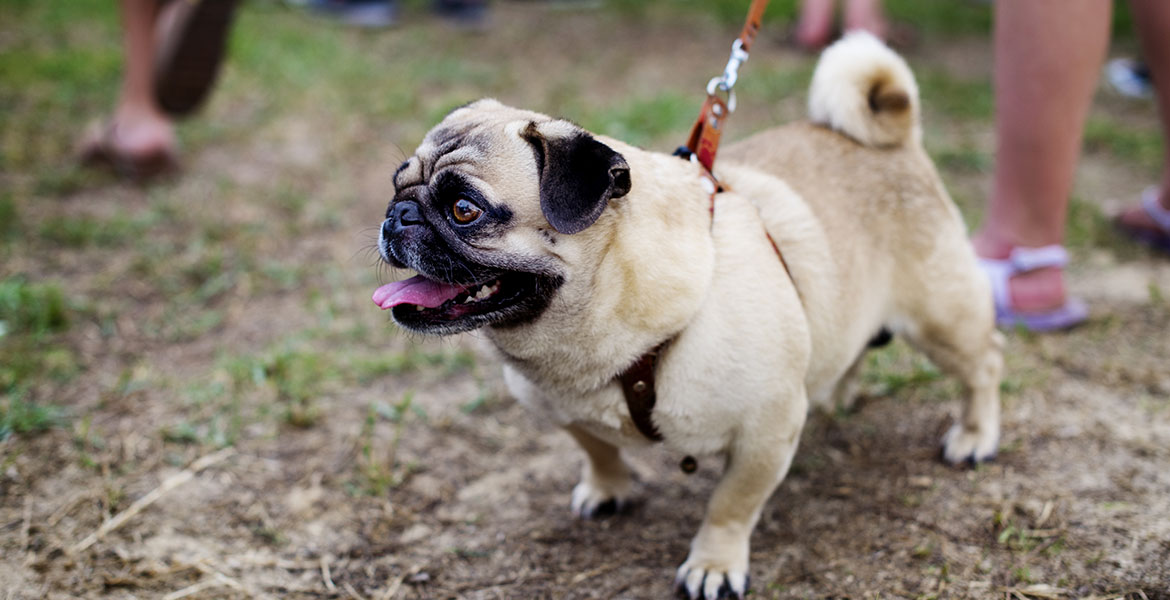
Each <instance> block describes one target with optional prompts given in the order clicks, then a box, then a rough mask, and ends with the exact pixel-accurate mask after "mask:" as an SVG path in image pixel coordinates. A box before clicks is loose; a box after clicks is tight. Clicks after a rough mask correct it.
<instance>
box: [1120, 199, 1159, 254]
mask: <svg viewBox="0 0 1170 600" xmlns="http://www.w3.org/2000/svg"><path fill="white" fill-rule="evenodd" d="M1167 202H1170V194H1160V193H1159V191H1158V188H1156V187H1151V188H1148V189H1146V191H1145V192H1143V193H1142V199H1141V202H1140V203H1138V204H1135V205H1133V206H1130V207H1129V208H1126V209H1125V210H1124V211H1122V213H1121V214H1119V215H1117V218H1116V219H1115V220H1114V222H1115V223H1116V224H1117V226H1118V227H1119V228H1121V229H1122V230H1123V231H1125V232H1126V233H1128V234H1130V235H1132V236H1133V237H1134V238H1137V239H1138V240H1141V241H1143V242H1145V243H1147V244H1149V245H1151V246H1153V247H1154V248H1157V249H1158V250H1161V251H1163V252H1166V253H1170V208H1167V207H1166V203H1167Z"/></svg>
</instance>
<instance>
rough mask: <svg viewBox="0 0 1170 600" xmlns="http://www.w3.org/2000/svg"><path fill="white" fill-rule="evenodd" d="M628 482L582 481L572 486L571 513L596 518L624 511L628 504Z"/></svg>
mask: <svg viewBox="0 0 1170 600" xmlns="http://www.w3.org/2000/svg"><path fill="white" fill-rule="evenodd" d="M632 487H633V486H632V485H630V483H629V482H625V483H624V484H617V485H614V484H611V485H603V484H599V483H598V482H590V481H582V482H581V483H578V484H577V487H575V488H573V501H572V509H573V515H574V516H576V517H577V518H580V519H597V518H600V517H607V516H610V515H615V514H618V513H620V512H623V511H625V510H626V509H627V508H629V506H630V489H631V488H632Z"/></svg>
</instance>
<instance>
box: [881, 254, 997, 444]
mask: <svg viewBox="0 0 1170 600" xmlns="http://www.w3.org/2000/svg"><path fill="white" fill-rule="evenodd" d="M952 277H953V275H952ZM980 277H982V274H981V273H979V272H977V271H975V270H974V269H972V270H971V275H970V276H969V277H968V278H966V279H967V280H966V281H953V282H952V283H950V284H948V289H946V290H945V292H944V293H933V294H919V295H917V297H918V298H919V299H920V300H921V301H920V302H918V303H917V306H915V307H913V309H912V310H910V311H908V312H909V314H912V315H914V317H913V318H912V319H911V323H910V324H909V326H908V327H907V328H906V331H904V333H905V334H906V338H907V340H908V341H909V342H910V344H911V345H913V346H914V347H916V348H918V349H919V350H921V351H922V352H924V353H925V354H926V355H927V356H928V357H930V359H931V360H932V361H934V363H935V364H937V365H938V366H939V367H940V368H942V369H943V370H944V371H946V372H947V373H949V374H951V375H954V376H955V377H958V378H959V380H960V381H961V382H962V383H963V387H964V392H965V395H966V397H965V399H964V402H963V407H962V412H961V414H960V416H959V419H958V421H957V422H956V423H955V424H954V425H953V426H952V427H951V428H950V430H949V431H947V433H946V435H945V436H944V437H943V450H942V457H943V459H944V460H946V461H947V462H948V463H951V464H959V463H962V462H968V463H970V464H976V463H979V462H982V461H985V460H990V459H992V458H995V453H996V449H997V448H998V444H999V412H1000V406H999V383H1000V376H1001V374H1002V371H1003V336H1002V335H1000V333H999V332H998V331H996V330H995V320H994V312H993V308H992V305H991V294H990V292H989V291H988V289H987V285H986V282H985V281H984V280H982V279H980ZM936 281H939V280H936Z"/></svg>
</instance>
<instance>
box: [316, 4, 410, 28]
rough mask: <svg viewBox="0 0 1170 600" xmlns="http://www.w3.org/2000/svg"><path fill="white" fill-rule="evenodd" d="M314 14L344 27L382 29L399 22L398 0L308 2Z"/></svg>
mask: <svg viewBox="0 0 1170 600" xmlns="http://www.w3.org/2000/svg"><path fill="white" fill-rule="evenodd" d="M304 6H305V7H306V8H308V9H309V11H311V12H312V13H313V14H316V15H318V16H322V17H326V18H329V19H333V20H335V21H337V22H338V23H341V24H343V25H350V26H353V27H365V28H367V29H381V28H384V27H390V26H392V25H394V24H396V23H397V22H398V0H308V2H305V3H304Z"/></svg>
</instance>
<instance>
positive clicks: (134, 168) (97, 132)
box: [77, 123, 179, 182]
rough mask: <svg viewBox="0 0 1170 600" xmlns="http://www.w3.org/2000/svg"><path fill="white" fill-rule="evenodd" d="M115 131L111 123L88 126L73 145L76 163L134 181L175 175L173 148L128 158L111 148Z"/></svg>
mask: <svg viewBox="0 0 1170 600" xmlns="http://www.w3.org/2000/svg"><path fill="white" fill-rule="evenodd" d="M116 129H117V127H116V125H114V124H112V123H110V124H101V123H94V124H92V125H90V126H89V127H88V128H87V129H86V132H85V135H83V136H82V137H81V141H80V142H79V143H78V145H77V160H78V162H79V163H81V164H82V165H83V166H87V167H101V168H108V169H110V170H111V171H113V172H114V173H115V174H116V175H118V176H119V177H122V178H124V179H129V180H132V181H138V182H141V181H146V180H148V179H154V178H156V177H159V176H163V175H170V174H173V173H177V172H178V170H179V160H178V156H177V155H176V154H175V150H174V149H171V148H167V149H158V150H156V151H153V152H150V153H148V154H144V155H140V156H132V155H130V154H127V153H125V152H123V151H122V150H119V149H118V148H117V147H116V146H115V145H114V137H115V136H116V135H117V131H116Z"/></svg>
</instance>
